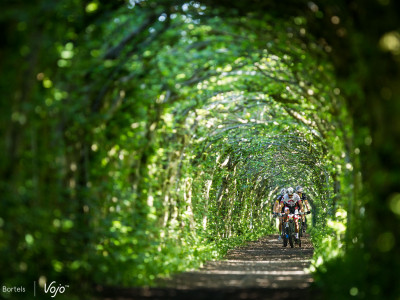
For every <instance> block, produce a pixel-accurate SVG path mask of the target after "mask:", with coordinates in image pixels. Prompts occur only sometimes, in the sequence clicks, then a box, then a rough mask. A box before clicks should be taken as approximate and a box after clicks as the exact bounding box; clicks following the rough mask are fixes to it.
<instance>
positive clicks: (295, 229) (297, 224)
mask: <svg viewBox="0 0 400 300" xmlns="http://www.w3.org/2000/svg"><path fill="white" fill-rule="evenodd" d="M294 224H295V228H294V232H296V238H297V239H298V238H299V221H298V219H296V220H295V221H294Z"/></svg>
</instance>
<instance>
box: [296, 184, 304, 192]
mask: <svg viewBox="0 0 400 300" xmlns="http://www.w3.org/2000/svg"><path fill="white" fill-rule="evenodd" d="M296 192H299V193H302V192H303V188H302V187H301V186H300V185H298V186H297V187H296Z"/></svg>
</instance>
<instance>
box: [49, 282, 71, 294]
mask: <svg viewBox="0 0 400 300" xmlns="http://www.w3.org/2000/svg"><path fill="white" fill-rule="evenodd" d="M66 288H69V285H61V284H59V285H58V286H57V283H56V282H55V281H52V282H51V283H50V284H49V286H46V284H44V292H45V293H46V294H47V293H50V294H51V297H52V298H54V297H55V296H56V295H57V294H58V293H59V294H63V293H64V292H65V290H66Z"/></svg>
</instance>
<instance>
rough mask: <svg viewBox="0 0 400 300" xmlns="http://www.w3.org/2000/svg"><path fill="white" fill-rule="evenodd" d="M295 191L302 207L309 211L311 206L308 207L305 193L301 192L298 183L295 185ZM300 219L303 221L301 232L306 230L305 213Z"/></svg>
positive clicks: (301, 189)
mask: <svg viewBox="0 0 400 300" xmlns="http://www.w3.org/2000/svg"><path fill="white" fill-rule="evenodd" d="M296 193H297V195H299V197H300V200H301V202H302V204H303V207H304V208H305V209H307V212H310V211H311V209H310V208H311V207H310V204H309V203H308V198H307V195H306V194H305V193H303V188H302V187H301V186H300V185H298V186H297V187H296ZM301 221H302V223H303V224H302V225H303V226H302V227H303V232H306V226H307V218H306V216H305V215H303V216H301Z"/></svg>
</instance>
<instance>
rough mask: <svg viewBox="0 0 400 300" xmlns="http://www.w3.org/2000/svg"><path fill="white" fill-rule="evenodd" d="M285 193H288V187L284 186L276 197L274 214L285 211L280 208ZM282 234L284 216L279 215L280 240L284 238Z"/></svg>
mask: <svg viewBox="0 0 400 300" xmlns="http://www.w3.org/2000/svg"><path fill="white" fill-rule="evenodd" d="M285 194H286V189H285V188H283V189H281V191H280V193H279V195H278V197H276V200H275V203H274V209H273V212H274V215H276V214H278V213H279V212H283V210H282V211H281V210H279V204H280V202H281V201H282V199H283V197H284V196H285ZM281 235H282V217H279V236H278V240H279V241H280V240H281V239H282V237H281Z"/></svg>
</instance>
